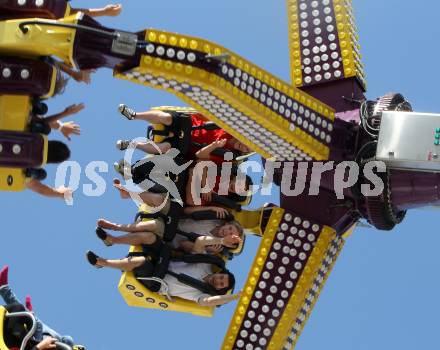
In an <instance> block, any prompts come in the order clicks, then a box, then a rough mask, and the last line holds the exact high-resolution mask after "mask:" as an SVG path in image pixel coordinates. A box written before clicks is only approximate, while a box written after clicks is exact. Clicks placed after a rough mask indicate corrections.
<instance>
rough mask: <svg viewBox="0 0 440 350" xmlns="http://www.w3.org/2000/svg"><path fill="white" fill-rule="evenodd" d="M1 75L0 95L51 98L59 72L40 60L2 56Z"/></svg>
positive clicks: (0, 60) (0, 62) (0, 61)
mask: <svg viewBox="0 0 440 350" xmlns="http://www.w3.org/2000/svg"><path fill="white" fill-rule="evenodd" d="M0 7H1V6H0ZM0 11H1V9H0ZM0 73H1V74H0V94H14V95H29V96H34V97H39V98H49V97H51V96H53V94H54V91H55V85H56V81H57V75H58V70H57V69H56V68H55V67H54V66H53V65H51V64H49V63H46V62H43V61H42V60H38V59H28V58H21V57H15V56H0Z"/></svg>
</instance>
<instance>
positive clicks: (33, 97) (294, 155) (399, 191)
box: [0, 0, 440, 350]
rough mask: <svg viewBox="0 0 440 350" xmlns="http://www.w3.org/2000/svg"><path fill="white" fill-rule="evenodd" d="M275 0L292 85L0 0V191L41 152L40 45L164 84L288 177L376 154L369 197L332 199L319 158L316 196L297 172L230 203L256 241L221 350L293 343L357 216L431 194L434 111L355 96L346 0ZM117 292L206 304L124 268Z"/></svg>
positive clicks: (43, 50) (70, 59)
mask: <svg viewBox="0 0 440 350" xmlns="http://www.w3.org/2000/svg"><path fill="white" fill-rule="evenodd" d="M286 1H287V9H288V19H289V44H290V66H291V82H290V83H288V82H285V81H283V80H281V79H279V78H277V77H275V76H273V75H271V74H270V73H269V72H266V71H264V70H263V69H261V68H259V67H258V66H256V65H254V64H253V63H251V62H249V61H247V60H246V59H245V58H243V57H240V56H238V55H237V54H235V53H234V52H231V51H230V50H228V49H226V48H224V47H222V46H220V45H218V44H216V43H213V42H209V41H206V40H204V39H200V38H195V37H189V36H186V35H182V34H176V33H169V32H165V31H159V30H154V29H148V30H143V31H140V32H137V33H130V32H125V31H120V30H115V29H110V28H106V27H103V26H101V25H100V24H99V23H98V22H96V21H95V20H94V19H92V18H91V17H89V16H87V15H84V14H81V13H77V14H73V15H70V7H69V5H68V3H67V2H64V1H55V0H41V1H40V0H37V1H29V2H26V1H21V0H18V1H16V0H8V1H7V0H5V1H0V14H1V18H0V93H1V95H0V166H1V167H0V189H1V190H4V191H18V190H22V189H23V185H24V182H25V180H26V177H29V176H40V175H41V172H39V171H36V169H37V170H38V169H40V168H41V167H42V166H43V165H44V163H45V156H44V155H45V148H46V147H47V146H46V138H45V137H43V136H41V135H39V134H35V133H31V132H30V131H29V129H28V116H29V114H30V112H31V110H32V109H37V110H41V109H44V99H47V98H50V97H51V96H52V95H53V93H54V86H55V83H56V78H57V68H56V67H54V66H53V65H51V64H50V63H47V61H44V60H41V59H40V58H41V57H43V56H48V57H49V56H53V57H55V58H56V59H58V60H61V61H62V62H64V63H65V64H67V65H69V66H71V67H73V68H76V69H97V68H101V67H108V68H111V69H113V72H114V77H116V78H119V79H125V80H129V81H131V82H134V83H137V84H141V85H145V86H149V87H153V88H156V89H162V90H165V91H168V92H170V93H173V94H175V95H176V96H178V97H179V98H180V99H181V100H183V101H184V102H185V103H187V104H188V105H190V106H191V107H193V108H194V109H196V110H197V111H198V112H200V113H202V114H203V115H205V116H207V117H208V118H209V119H210V120H211V121H213V122H215V123H216V124H217V125H218V126H220V127H221V128H223V129H225V130H226V131H227V132H228V133H230V134H231V135H233V136H234V137H235V138H237V139H238V140H240V141H241V142H242V143H244V144H246V145H247V146H249V147H250V148H252V149H253V150H254V151H255V152H257V153H259V154H260V155H261V156H262V157H263V158H265V159H274V160H276V161H278V162H281V163H283V164H285V162H294V167H293V174H294V176H293V179H295V178H296V176H295V175H297V174H298V176H300V174H299V171H298V167H297V165H298V163H299V162H310V163H313V162H322V163H325V162H328V161H333V162H334V164H335V165H337V164H344V162H347V161H352V162H356V163H357V164H358V166H359V168H360V169H361V174H362V173H363V171H362V170H363V169H364V167H365V166H366V164H368V163H369V162H371V161H382V162H384V164H386V167H385V169H384V171H383V172H380V173H379V175H378V176H380V179H381V180H382V181H383V183H384V189H383V191H382V192H381V193H378V194H376V195H374V196H365V195H364V194H363V191H362V190H361V188H360V185H352V186H351V187H349V188H347V189H345V190H344V195H345V198H344V199H343V200H341V199H339V198H338V196H337V194H336V193H335V190H334V187H335V184H334V178H335V172H336V168H335V166H332V167H330V168H328V169H327V168H326V169H325V171H324V167H323V171H322V178H321V182H320V184H319V195H316V196H311V195H309V194H308V190H309V189H310V187H311V186H314V185H315V184H313V183H312V181H311V178H310V174H308V175H307V176H306V180H307V185H306V191H304V194H301V195H298V196H295V197H291V196H285V195H281V199H280V207H273V208H272V209H271V210H270V211H268V210H261V211H256V212H246V211H243V213H242V212H235V214H236V215H237V216H238V218H239V221H241V222H244V225H245V226H246V227H247V228H249V229H251V230H252V231H253V232H254V233H256V234H258V235H261V245H260V247H259V249H258V252H257V254H256V256H255V260H254V262H253V264H252V267H251V269H250V272H249V276H248V279H247V282H246V285H245V286H244V288H243V294H242V297H241V299H240V300H239V302H238V305H237V308H236V311H235V314H234V315H233V317H232V320H231V323H230V326H229V329H228V331H227V334H226V336H225V338H224V342H223V345H222V349H224V350H232V349H247V350H251V349H265V348H267V349H274V350H275V349H293V347H294V346H295V344H296V342H297V340H298V337H299V335H300V334H301V331H302V330H303V328H304V325H305V323H306V321H307V319H308V317H309V316H310V313H311V312H312V310H313V307H314V305H315V303H316V301H317V299H318V297H319V294H320V291H321V289H322V288H323V286H324V284H325V282H326V280H327V278H328V276H329V274H330V272H331V270H332V268H333V266H334V264H335V261H336V259H337V257H338V255H339V253H340V252H341V250H342V248H343V246H344V243H345V240H346V238H347V237H348V236H349V235H350V234H351V233H352V231H353V230H354V229H355V227H356V223H357V222H358V221H359V220H360V219H365V220H367V221H368V222H369V224H371V225H372V226H374V227H375V228H377V229H379V230H391V229H393V228H395V226H396V225H398V224H399V223H400V222H402V220H403V219H404V218H405V213H406V210H408V209H410V208H415V207H421V206H427V205H432V204H436V203H438V202H439V201H440V193H439V191H438V185H439V183H440V178H439V175H438V174H439V171H440V116H439V115H433V114H421V113H414V112H412V109H411V105H410V104H409V102H407V101H406V100H405V98H404V97H403V96H402V95H400V94H388V95H385V96H383V97H380V98H378V99H377V100H374V101H368V100H367V99H366V97H365V92H366V82H365V77H364V70H363V65H362V62H361V55H360V49H359V44H358V36H357V29H356V26H355V20H354V16H353V10H352V5H351V0H286ZM415 126H417V127H416V128H415ZM409 138H418V140H419V142H418V143H417V144H416V145H415V144H411V145H408V143H407V140H408V139H409ZM310 168H311V167H310ZM297 171H298V173H297ZM281 172H282V166H281V169H280V170H279V171H278V172H277V173H276V174H275V177H274V179H275V180H274V181H275V183H277V184H278V185H280V184H281V180H282V179H281ZM361 177H362V175H361ZM294 182H295V180H293V183H292V186H294ZM360 183H362V184H365V183H369V182H368V179H361V181H359V184H360ZM240 218H241V220H240ZM119 289H120V291H121V293H122V294H123V296H124V298H125V299H126V300H127V302H128V303H129V304H131V305H136V306H145V307H154V308H159V309H168V310H176V311H187V312H188V311H189V312H193V313H195V314H198V315H205V316H209V315H211V314H212V309H208V308H200V307H198V308H196V307H194V306H191V305H186V304H185V303H183V304H179V303H175V304H173V303H170V302H169V301H167V300H166V299H165V298H162V297H161V296H158V295H154V293H148V291H146V290H145V288H143V287H142V286H141V285H140V284H139V282H138V281H136V280H135V278H134V277H133V276H132V275H129V274H127V275H124V276H123V278H122V279H121V282H120V284H119ZM1 350H3V348H2V349H1Z"/></svg>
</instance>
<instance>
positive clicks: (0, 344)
mask: <svg viewBox="0 0 440 350" xmlns="http://www.w3.org/2000/svg"><path fill="white" fill-rule="evenodd" d="M5 315H6V309H5V308H4V307H3V306H0V350H9V348H8V347H7V346H6V344H5V340H4V334H3V328H4V322H5Z"/></svg>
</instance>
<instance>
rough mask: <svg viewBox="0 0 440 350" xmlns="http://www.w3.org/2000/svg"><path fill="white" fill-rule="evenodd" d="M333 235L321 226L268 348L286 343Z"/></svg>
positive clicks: (275, 347)
mask: <svg viewBox="0 0 440 350" xmlns="http://www.w3.org/2000/svg"><path fill="white" fill-rule="evenodd" d="M335 237H336V231H335V230H333V229H332V228H330V227H327V226H325V227H324V228H323V231H322V233H321V235H320V237H319V239H318V242H317V243H316V245H315V247H314V249H313V251H312V254H311V256H310V258H309V260H308V261H307V264H306V266H305V269H304V272H303V273H302V275H301V278H300V280H299V282H298V284H297V286H296V287H295V290H294V292H293V294H292V295H291V297H290V300H289V303H288V305H287V307H286V310H285V311H284V313H283V315H282V317H281V320H280V321H279V323H278V326H277V328H276V330H275V333H274V335H273V337H272V339H271V342H270V345H269V347H268V348H269V349H271V350H278V349H282V348H283V346H284V344H285V343H286V339H287V337H288V335H289V332H290V331H291V329H292V326H293V324H294V322H295V321H296V318H297V317H298V315H299V313H300V310H301V308H302V306H303V304H304V301H305V299H306V296H307V294H308V292H309V290H310V289H311V288H312V286H313V283H314V280H315V278H316V276H317V274H318V271H319V269H320V267H321V264H322V262H323V260H324V259H325V258H326V252H327V249H328V248H329V246H330V245H331V243H332V241H333V239H334V238H335Z"/></svg>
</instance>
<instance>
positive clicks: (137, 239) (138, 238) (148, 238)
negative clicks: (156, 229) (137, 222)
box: [106, 232, 157, 245]
mask: <svg viewBox="0 0 440 350" xmlns="http://www.w3.org/2000/svg"><path fill="white" fill-rule="evenodd" d="M156 239H157V238H156V235H155V234H154V233H152V232H136V233H129V234H127V235H123V236H120V237H116V236H112V235H110V234H107V238H106V240H107V241H108V242H110V243H112V244H127V245H142V244H145V245H150V244H153V243H154V242H156Z"/></svg>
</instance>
